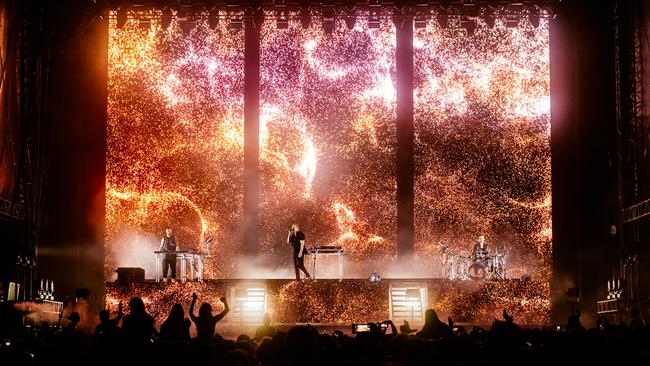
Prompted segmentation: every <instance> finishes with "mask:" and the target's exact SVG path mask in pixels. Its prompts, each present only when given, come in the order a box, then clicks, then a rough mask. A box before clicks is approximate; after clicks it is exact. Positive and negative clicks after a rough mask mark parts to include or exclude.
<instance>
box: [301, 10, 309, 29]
mask: <svg viewBox="0 0 650 366" xmlns="http://www.w3.org/2000/svg"><path fill="white" fill-rule="evenodd" d="M300 24H301V25H302V29H307V28H309V26H310V25H311V14H310V13H309V10H307V9H303V10H301V11H300Z"/></svg>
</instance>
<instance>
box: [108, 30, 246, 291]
mask: <svg viewBox="0 0 650 366" xmlns="http://www.w3.org/2000/svg"><path fill="white" fill-rule="evenodd" d="M224 23H225V22H221V23H220V24H219V25H218V26H217V28H216V29H215V30H211V29H209V27H208V24H207V21H206V22H198V23H197V26H196V28H195V29H193V30H192V31H191V32H190V33H189V34H185V33H183V32H182V31H181V28H180V27H179V25H178V24H177V21H176V20H175V19H174V21H173V22H172V24H171V25H170V26H169V28H168V29H166V30H163V29H162V28H161V26H160V24H159V23H158V22H157V21H154V22H153V24H152V26H151V28H149V29H142V28H140V27H139V25H138V22H137V20H133V19H130V20H129V21H128V22H127V24H126V25H125V26H124V27H123V28H122V29H117V27H116V20H115V19H111V21H110V27H109V60H108V61H109V62H108V65H109V67H108V81H109V88H108V140H107V146H108V147H107V172H106V259H105V274H106V278H107V279H111V278H112V277H113V276H114V273H113V271H114V270H115V268H117V267H118V266H129V265H133V264H134V263H135V264H138V266H143V267H145V268H146V269H147V270H148V277H149V276H152V275H153V274H152V273H151V272H149V271H150V270H151V269H152V268H153V266H154V259H153V253H152V251H153V250H155V249H157V247H158V246H159V243H160V242H159V240H160V237H161V236H162V233H163V231H164V228H165V226H166V225H171V226H173V228H174V230H175V234H176V236H177V237H178V240H179V244H180V247H181V249H183V250H202V251H206V250H207V251H209V252H210V253H212V254H218V255H219V256H221V257H226V258H232V257H233V256H234V255H235V250H236V248H235V247H234V245H232V243H233V241H235V240H233V238H237V237H238V235H239V233H238V230H239V226H240V224H241V202H242V188H241V187H242V184H241V182H242V175H243V167H242V164H243V146H242V145H243V144H242V138H241V136H242V131H243V76H244V75H243V63H244V62H243V61H244V58H243V32H242V31H234V30H230V29H227V26H226V24H224ZM210 236H212V237H214V238H215V239H216V240H214V241H213V243H212V245H211V247H210V248H204V247H202V245H201V243H202V241H203V239H205V238H207V237H210ZM144 258H146V259H144ZM225 266H226V264H225V262H223V261H214V262H211V263H210V265H209V266H207V267H206V274H205V275H206V277H220V276H224V275H225V273H226V272H228V271H229V270H230V268H229V267H228V268H227V267H225Z"/></svg>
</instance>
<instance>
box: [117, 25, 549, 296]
mask: <svg viewBox="0 0 650 366" xmlns="http://www.w3.org/2000/svg"><path fill="white" fill-rule="evenodd" d="M267 16H268V17H271V16H272V15H271V14H267ZM243 32H244V31H243V30H241V29H239V30H238V29H230V28H229V27H228V24H227V22H219V23H218V24H217V26H216V28H214V29H212V28H210V27H209V26H208V24H207V20H205V21H203V20H201V19H199V20H198V21H197V22H196V27H194V28H193V29H191V30H190V31H186V30H183V29H182V27H180V26H179V24H177V20H176V19H175V18H174V19H173V21H172V24H171V25H170V26H169V27H168V28H166V29H163V28H162V26H161V24H160V23H159V21H157V20H154V21H153V22H152V25H151V27H149V28H146V29H145V28H142V27H139V26H138V22H137V21H136V20H133V19H131V20H129V21H127V23H126V25H125V26H124V27H122V28H118V27H117V25H116V21H115V19H111V22H110V28H109V74H108V79H109V91H108V94H109V100H108V141H107V142H108V143H107V145H108V151H107V176H106V195H107V200H106V202H107V203H106V244H105V245H106V258H105V274H106V278H107V279H112V278H114V270H115V269H116V268H117V267H143V268H145V269H146V270H147V272H148V276H147V277H152V274H151V271H153V268H154V264H155V263H154V256H153V251H154V250H156V249H157V248H158V246H159V243H160V237H161V236H162V233H163V231H164V228H165V227H166V226H168V225H170V226H172V227H173V228H174V230H175V235H176V236H177V238H178V240H179V244H180V247H181V249H187V250H194V251H202V252H208V253H209V254H211V258H209V259H207V260H206V273H205V278H230V277H233V276H239V275H241V268H238V260H239V257H238V253H239V247H240V245H241V225H242V196H243V188H242V187H243V149H244V146H243V140H244V139H243V131H244V123H243V84H244V71H243V70H244V67H243V65H244V33H243ZM548 38H549V35H548V22H547V21H546V20H542V21H540V24H539V26H538V27H533V26H532V25H530V24H528V22H526V21H521V22H520V24H519V26H517V27H506V26H505V24H503V23H502V22H499V21H497V22H496V24H495V25H494V27H488V26H487V25H486V24H484V23H483V22H482V21H481V20H479V21H478V24H477V28H476V30H475V32H474V34H473V35H471V36H469V35H468V34H467V32H466V31H465V30H463V29H462V28H461V27H459V26H454V23H453V21H451V20H450V26H449V27H448V28H445V29H443V28H441V27H440V26H439V25H438V24H437V23H436V22H433V21H431V22H428V25H427V27H426V28H422V29H415V30H414V36H413V45H414V54H413V57H414V67H415V76H414V77H415V80H414V91H413V92H414V102H415V103H414V104H415V105H414V111H413V112H414V117H415V162H416V171H415V234H416V248H415V250H416V256H415V262H414V264H415V265H414V266H410V267H409V268H408V271H407V272H405V273H402V272H400V270H401V269H400V268H403V266H401V265H400V263H399V261H398V259H397V247H396V237H397V229H396V221H397V217H396V215H397V209H396V205H397V203H396V191H397V189H396V167H395V161H396V149H397V146H396V128H397V127H396V90H395V85H396V70H395V51H396V32H395V25H394V24H393V22H392V20H390V19H389V18H387V17H386V18H382V20H381V24H380V27H379V28H376V29H375V28H370V27H369V24H368V18H367V17H364V16H363V14H361V15H360V16H358V17H357V20H356V23H355V25H354V27H353V28H352V29H349V28H348V27H346V24H345V23H344V22H343V20H342V19H337V21H336V24H335V26H334V29H333V31H332V33H331V34H326V33H325V32H324V30H323V27H322V25H321V23H320V20H318V19H314V20H313V21H312V23H311V25H310V26H309V27H307V28H304V27H302V25H301V23H300V21H299V19H298V18H295V19H294V17H290V19H289V25H288V27H287V28H286V29H278V28H277V26H276V23H275V22H274V21H265V22H264V23H263V26H262V28H261V29H260V58H261V60H260V79H261V80H260V81H261V87H260V111H259V112H260V126H259V128H260V136H259V143H260V149H259V157H260V206H259V207H260V242H259V259H258V260H257V261H255V264H256V266H257V268H258V269H259V272H256V273H260V274H261V273H266V274H273V275H277V276H279V277H286V278H289V277H290V276H291V275H292V268H289V267H290V266H291V264H290V261H291V255H290V250H289V248H288V245H287V244H286V235H287V233H286V228H287V227H288V226H289V225H290V224H292V223H298V224H300V226H301V229H302V230H303V231H304V232H305V233H306V235H307V243H308V246H313V245H341V246H343V248H344V249H345V251H346V252H347V256H346V259H345V261H346V264H345V269H346V272H345V273H346V277H355V278H367V277H368V276H369V275H370V274H371V273H372V272H373V271H379V272H380V273H382V276H384V277H390V276H395V277H400V276H402V277H404V276H410V277H413V276H415V277H418V276H419V277H441V276H442V269H441V255H440V251H439V248H440V245H441V244H444V245H446V246H447V247H449V248H450V250H453V251H455V252H458V253H464V254H466V255H469V254H468V253H469V252H470V251H471V249H472V247H473V245H474V243H475V242H476V239H477V237H478V236H479V235H484V236H485V237H486V242H487V243H488V246H489V247H490V248H491V249H492V250H495V251H498V252H499V253H502V254H503V255H505V256H507V258H508V275H509V277H512V278H515V277H517V278H518V277H521V276H524V275H527V276H530V277H531V278H533V279H534V280H535V281H539V282H540V283H542V284H543V285H544V286H548V282H549V281H550V270H551V238H552V232H551V186H550V167H551V165H550V164H551V161H550V106H549V104H550V90H549V78H550V76H549V55H548V50H549V45H548ZM209 237H212V238H214V240H213V241H212V243H211V244H209V245H205V244H204V242H205V239H206V238H209ZM308 267H309V265H308ZM535 291H536V294H539V288H536V289H535ZM537 298H538V297H537ZM450 306H451V305H450ZM535 306H536V308H539V307H540V306H541V307H544V306H546V307H548V303H546V304H542V305H539V304H537V305H535Z"/></svg>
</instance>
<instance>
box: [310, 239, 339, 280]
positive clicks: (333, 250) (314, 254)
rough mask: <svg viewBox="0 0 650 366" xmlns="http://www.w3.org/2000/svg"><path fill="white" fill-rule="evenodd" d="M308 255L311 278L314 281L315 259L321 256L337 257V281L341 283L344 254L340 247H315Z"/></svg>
mask: <svg viewBox="0 0 650 366" xmlns="http://www.w3.org/2000/svg"><path fill="white" fill-rule="evenodd" d="M309 254H311V259H312V276H313V279H314V280H316V278H317V277H316V259H317V258H318V256H323V255H337V256H338V257H339V281H343V256H344V255H345V252H344V251H343V249H342V248H341V247H340V246H329V245H328V246H316V247H313V248H312V249H311V250H310V251H309Z"/></svg>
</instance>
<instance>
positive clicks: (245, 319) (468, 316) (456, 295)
mask: <svg viewBox="0 0 650 366" xmlns="http://www.w3.org/2000/svg"><path fill="white" fill-rule="evenodd" d="M106 289H107V294H106V303H107V306H108V307H109V308H110V309H111V310H112V311H116V310H117V304H118V303H119V302H120V301H122V302H124V303H125V304H127V303H128V301H129V299H130V298H131V297H133V296H139V297H141V298H142V299H143V300H144V302H145V304H146V305H147V310H148V311H149V313H151V314H152V315H153V316H154V317H155V318H156V320H157V322H159V323H160V322H162V321H163V320H164V319H165V318H166V316H167V313H168V311H169V309H170V308H171V306H172V305H173V304H175V303H181V304H183V306H184V307H185V309H188V308H189V305H190V301H191V299H192V293H193V292H196V293H197V294H198V295H199V301H198V304H197V309H196V311H198V305H200V303H202V302H206V301H207V302H209V303H210V304H212V306H213V309H214V310H215V311H219V310H221V303H220V301H219V298H220V297H222V296H225V297H226V298H227V299H228V302H229V303H230V308H231V311H230V314H229V315H228V316H227V317H226V318H225V319H224V320H223V323H220V326H221V327H227V328H236V329H238V330H239V331H244V330H250V329H252V328H254V327H256V326H257V325H258V324H260V322H261V318H262V316H263V314H264V313H269V314H270V315H271V318H272V321H273V322H274V323H276V324H280V323H281V324H300V323H309V324H328V325H337V324H339V325H349V324H351V323H366V322H371V321H374V322H376V321H382V320H386V319H392V320H393V321H394V322H395V323H396V324H398V323H399V324H401V323H402V321H403V320H410V321H411V323H414V324H415V325H418V324H420V323H421V322H422V317H423V312H424V310H426V309H427V308H434V309H436V311H437V312H438V314H439V315H440V317H441V318H443V319H446V318H447V316H451V317H452V318H453V319H454V321H456V322H466V323H474V324H489V323H491V322H492V320H493V319H494V318H495V317H496V318H500V317H501V313H502V311H503V309H507V310H508V312H509V313H510V314H512V315H513V316H514V317H515V320H516V321H517V322H518V323H521V324H531V325H532V324H535V325H539V324H546V323H548V321H549V306H550V303H549V288H548V284H547V283H544V282H535V281H520V280H499V281H480V282H474V281H449V280H442V279H383V280H382V281H380V282H370V281H368V280H362V279H346V280H343V281H338V280H318V281H301V282H298V281H294V280H288V279H258V280H253V279H222V280H207V281H204V282H186V283H183V284H181V283H156V282H153V281H145V282H140V283H132V284H120V283H117V282H109V283H107V284H106Z"/></svg>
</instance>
